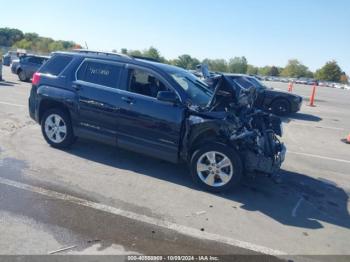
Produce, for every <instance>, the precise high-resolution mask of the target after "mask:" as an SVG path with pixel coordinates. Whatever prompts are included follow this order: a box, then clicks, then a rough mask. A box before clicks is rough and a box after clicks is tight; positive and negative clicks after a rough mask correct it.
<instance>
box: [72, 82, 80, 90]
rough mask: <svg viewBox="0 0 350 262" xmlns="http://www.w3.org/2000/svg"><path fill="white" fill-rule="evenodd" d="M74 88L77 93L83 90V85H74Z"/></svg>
mask: <svg viewBox="0 0 350 262" xmlns="http://www.w3.org/2000/svg"><path fill="white" fill-rule="evenodd" d="M72 87H73V88H74V89H75V90H77V91H78V90H80V89H81V85H79V84H73V85H72Z"/></svg>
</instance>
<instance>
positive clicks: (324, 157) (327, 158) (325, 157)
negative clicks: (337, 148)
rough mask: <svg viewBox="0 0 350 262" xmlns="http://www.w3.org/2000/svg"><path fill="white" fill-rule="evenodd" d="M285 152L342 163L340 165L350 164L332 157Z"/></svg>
mask: <svg viewBox="0 0 350 262" xmlns="http://www.w3.org/2000/svg"><path fill="white" fill-rule="evenodd" d="M287 152H288V154H294V155H301V156H309V157H314V158H320V159H325V160H331V161H336V162H342V163H347V164H350V160H345V159H339V158H333V157H327V156H320V155H314V154H308V153H302V152H293V151H287Z"/></svg>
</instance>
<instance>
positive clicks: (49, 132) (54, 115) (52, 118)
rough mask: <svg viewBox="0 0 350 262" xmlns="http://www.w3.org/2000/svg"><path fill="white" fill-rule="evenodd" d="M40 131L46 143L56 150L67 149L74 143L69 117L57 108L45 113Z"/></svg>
mask: <svg viewBox="0 0 350 262" xmlns="http://www.w3.org/2000/svg"><path fill="white" fill-rule="evenodd" d="M41 131H42V133H43V136H44V138H45V140H46V141H47V143H49V144H50V145H51V146H53V147H56V148H66V147H69V146H70V145H71V144H73V143H74V141H75V137H74V134H73V128H72V124H71V121H70V117H69V115H68V114H67V113H66V112H65V111H63V110H61V109H58V108H54V109H50V110H48V111H47V112H45V114H44V116H43V118H42V120H41Z"/></svg>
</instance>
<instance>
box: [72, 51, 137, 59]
mask: <svg viewBox="0 0 350 262" xmlns="http://www.w3.org/2000/svg"><path fill="white" fill-rule="evenodd" d="M72 51H73V52H77V53H85V54H96V55H107V56H119V57H124V58H129V59H132V58H133V57H131V56H128V55H125V54H119V53H113V52H105V51H98V50H90V49H73V50H72Z"/></svg>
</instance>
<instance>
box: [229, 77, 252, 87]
mask: <svg viewBox="0 0 350 262" xmlns="http://www.w3.org/2000/svg"><path fill="white" fill-rule="evenodd" d="M233 81H234V82H236V83H237V84H238V85H239V86H241V87H243V88H245V89H248V88H250V87H252V86H254V85H253V84H252V83H251V82H250V81H249V80H247V79H246V78H245V77H234V78H233Z"/></svg>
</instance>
